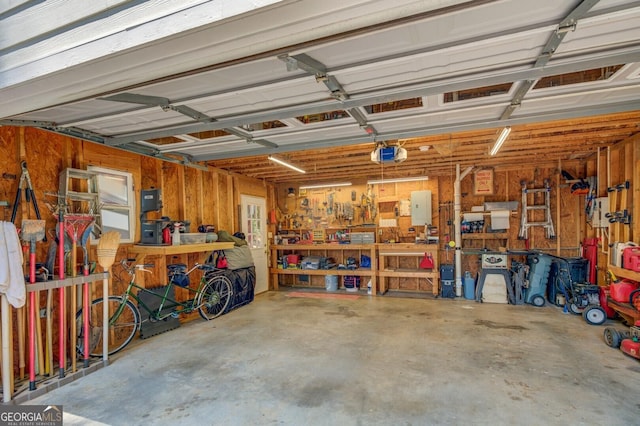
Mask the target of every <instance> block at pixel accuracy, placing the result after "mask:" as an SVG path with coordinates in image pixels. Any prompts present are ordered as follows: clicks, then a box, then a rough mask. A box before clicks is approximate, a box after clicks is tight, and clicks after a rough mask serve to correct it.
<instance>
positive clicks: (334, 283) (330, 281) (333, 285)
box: [324, 275, 338, 291]
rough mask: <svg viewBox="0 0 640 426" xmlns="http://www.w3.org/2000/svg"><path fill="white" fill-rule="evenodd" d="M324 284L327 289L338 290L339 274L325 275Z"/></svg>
mask: <svg viewBox="0 0 640 426" xmlns="http://www.w3.org/2000/svg"><path fill="white" fill-rule="evenodd" d="M324 286H325V288H326V289H327V291H337V290H338V276H337V275H327V276H325V277H324Z"/></svg>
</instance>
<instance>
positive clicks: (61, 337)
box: [58, 201, 67, 379]
mask: <svg viewBox="0 0 640 426" xmlns="http://www.w3.org/2000/svg"><path fill="white" fill-rule="evenodd" d="M58 240H59V241H58V278H60V279H61V280H63V279H64V275H65V274H64V243H65V240H66V238H65V237H64V203H63V202H62V201H59V202H58ZM64 292H65V288H64V287H60V288H59V289H58V363H59V370H58V375H59V378H61V379H63V378H64V369H65V366H66V363H67V359H66V356H65V354H66V348H65V346H66V341H65V339H66V336H65V327H66V324H65V312H64V309H65V300H64Z"/></svg>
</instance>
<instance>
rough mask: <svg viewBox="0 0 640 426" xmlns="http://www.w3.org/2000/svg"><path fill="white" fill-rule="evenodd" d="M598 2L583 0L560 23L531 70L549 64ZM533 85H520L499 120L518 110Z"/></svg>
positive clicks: (529, 82) (530, 81)
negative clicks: (569, 33) (569, 35)
mask: <svg viewBox="0 0 640 426" xmlns="http://www.w3.org/2000/svg"><path fill="white" fill-rule="evenodd" d="M599 1H600V0H583V1H582V2H581V3H580V4H579V5H578V6H576V7H575V8H574V9H573V10H572V11H571V13H569V14H568V15H567V16H566V17H565V18H564V19H563V20H562V21H560V24H558V28H556V30H555V31H554V32H553V34H551V37H549V40H547V44H545V46H544V47H543V48H542V52H541V53H540V55H538V57H537V58H536V62H535V63H534V64H533V68H542V67H544V66H545V65H547V64H548V63H549V61H550V60H551V57H552V56H553V54H554V53H555V52H556V50H557V49H558V46H560V43H562V40H564V38H565V36H566V35H567V33H568V32H569V31H575V29H576V25H577V24H578V20H579V19H581V18H583V17H584V16H586V14H587V13H588V12H589V10H591V8H592V7H593V6H595V5H596V3H598V2H599ZM534 83H535V80H526V81H524V82H523V83H522V84H521V85H520V87H519V88H518V91H517V92H516V94H515V95H514V97H513V99H512V100H511V104H510V105H509V106H508V107H507V108H506V109H505V110H504V111H503V112H502V115H501V116H500V119H501V120H506V119H507V118H509V117H511V114H513V113H514V112H515V111H516V110H517V109H518V108H520V105H521V104H522V100H523V99H524V97H525V96H526V95H527V93H528V92H529V90H530V89H531V88H532V87H533V84H534Z"/></svg>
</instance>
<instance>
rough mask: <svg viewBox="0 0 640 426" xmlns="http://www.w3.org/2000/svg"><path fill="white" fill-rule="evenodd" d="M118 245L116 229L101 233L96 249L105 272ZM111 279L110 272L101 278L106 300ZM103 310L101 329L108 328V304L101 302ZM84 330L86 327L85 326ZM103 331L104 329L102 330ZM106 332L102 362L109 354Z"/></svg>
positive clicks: (113, 259) (86, 347) (103, 294)
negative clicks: (107, 276)
mask: <svg viewBox="0 0 640 426" xmlns="http://www.w3.org/2000/svg"><path fill="white" fill-rule="evenodd" d="M119 245H120V234H119V233H118V232H116V231H108V232H105V233H104V234H102V236H101V237H100V241H98V249H97V250H96V252H97V254H98V264H99V265H100V266H101V267H102V269H103V270H104V271H105V272H108V271H110V269H111V266H112V265H113V262H114V261H115V259H116V254H117V252H118V246H119ZM110 279H111V274H109V278H108V279H107V278H104V279H103V280H102V298H103V299H104V300H108V298H109V280H110ZM102 305H103V309H104V310H103V311H102V327H103V329H108V327H109V315H110V312H109V311H108V310H107V309H108V306H109V304H108V303H103V304H102ZM85 330H86V328H85ZM103 333H104V331H103ZM88 334H89V333H85V336H87V337H88ZM105 336H106V333H105V334H103V339H102V357H103V360H104V362H106V361H107V356H108V354H109V339H108V337H107V338H106V339H105V338H104V337H105ZM87 337H85V352H87V353H88V352H89V346H88V339H87Z"/></svg>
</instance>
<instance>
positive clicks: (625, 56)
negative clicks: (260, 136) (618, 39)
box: [104, 43, 640, 146]
mask: <svg viewBox="0 0 640 426" xmlns="http://www.w3.org/2000/svg"><path fill="white" fill-rule="evenodd" d="M630 62H640V43H639V44H637V45H634V46H632V47H625V48H621V49H618V50H616V51H614V52H605V53H599V54H593V55H589V56H588V57H583V58H578V59H571V60H569V59H567V60H562V61H558V62H557V63H550V64H547V66H545V67H544V68H529V67H528V68H523V67H522V66H518V67H508V68H503V69H500V70H491V71H487V72H484V73H480V74H472V75H469V76H460V77H457V78H454V79H446V80H432V81H425V82H421V83H416V84H408V85H404V86H397V87H392V88H388V89H386V90H380V91H377V92H375V93H364V94H351V97H350V99H348V100H346V101H344V102H342V103H339V102H336V101H329V100H322V101H317V102H309V103H306V104H301V105H292V106H287V107H282V108H274V109H272V110H270V111H268V112H256V113H248V114H241V115H236V116H229V117H219V118H218V120H217V121H216V122H212V123H196V124H190V125H178V126H173V127H168V128H165V129H162V130H152V131H144V132H138V133H131V134H125V135H121V136H114V137H109V136H104V138H105V143H106V144H107V145H110V146H117V145H124V144H127V143H130V142H135V141H141V140H145V139H156V138H161V137H168V136H172V135H176V134H185V133H196V132H203V131H209V130H222V129H225V128H231V127H238V126H241V125H243V124H246V123H261V122H265V121H273V120H279V119H284V118H290V117H295V116H299V115H310V114H318V113H322V112H326V111H331V110H332V109H334V108H337V107H339V108H342V109H346V110H348V111H349V110H350V109H352V108H358V107H362V106H366V105H371V104H377V103H383V102H392V101H397V100H402V99H407V98H411V97H419V96H430V95H437V94H441V93H445V92H452V91H458V90H465V89H471V88H474V87H479V86H490V85H495V84H502V83H508V82H513V81H521V80H531V81H535V80H537V79H539V78H542V77H547V76H552V75H556V74H565V73H570V72H576V71H582V70H585V69H591V68H597V67H604V66H612V65H618V64H620V63H630ZM354 118H355V117H354ZM359 124H360V123H359Z"/></svg>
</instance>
